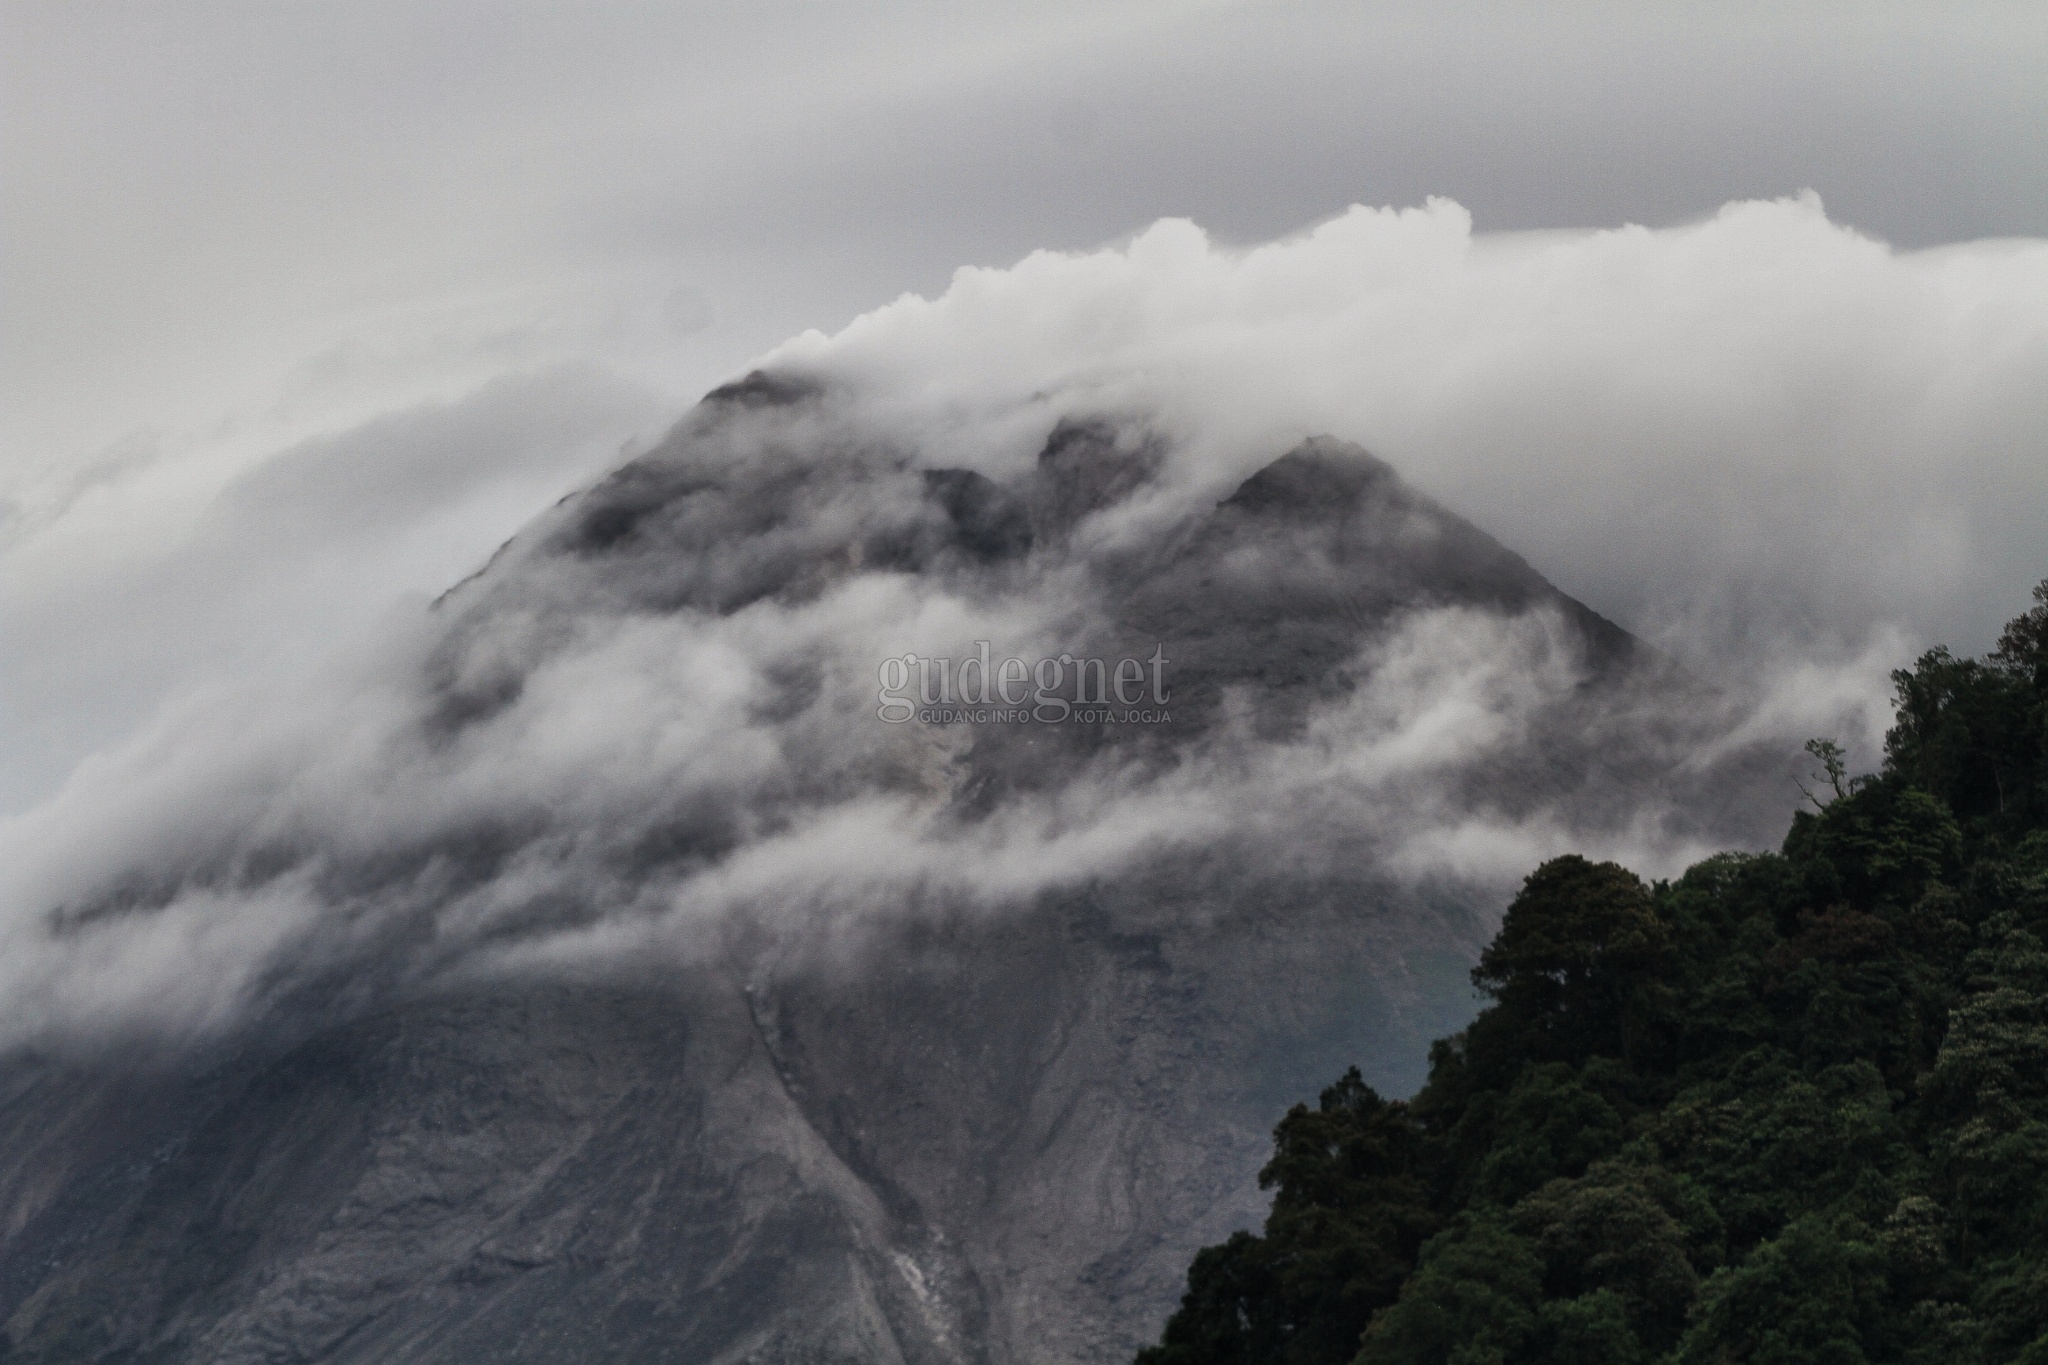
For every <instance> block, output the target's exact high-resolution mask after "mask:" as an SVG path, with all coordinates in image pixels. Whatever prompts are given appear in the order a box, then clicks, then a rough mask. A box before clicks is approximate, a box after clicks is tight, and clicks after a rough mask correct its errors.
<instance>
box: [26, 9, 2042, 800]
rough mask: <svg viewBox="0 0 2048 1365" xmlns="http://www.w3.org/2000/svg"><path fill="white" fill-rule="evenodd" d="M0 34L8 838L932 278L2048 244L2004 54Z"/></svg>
mask: <svg viewBox="0 0 2048 1365" xmlns="http://www.w3.org/2000/svg"><path fill="white" fill-rule="evenodd" d="M0 13H4V27H0V55H4V61H5V73H4V87H0V101H4V118H0V153H4V188H5V192H4V198H0V214H4V235H0V267H4V271H5V276H4V298H5V301H6V306H5V309H4V313H0V328H4V371H0V374H4V385H5V388H4V405H0V423H4V427H0V435H4V457H0V498H4V499H5V502H4V503H0V560H4V562H0V573H4V575H5V578H4V582H0V610H4V612H5V619H4V621H0V627H4V630H5V634H4V637H0V649H4V659H0V669H4V671H0V687H4V691H0V708H4V710H0V725H4V727H5V742H6V745H7V754H6V770H5V779H4V784H0V811H5V810H9V809H20V808H22V807H23V806H25V805H27V804H30V803H32V802H34V801H35V800H36V799H37V798H38V797H40V796H42V795H44V794H47V793H48V792H49V791H50V790H52V789H53V787H54V786H55V785H56V784H57V783H58V782H60V781H61V780H62V779H63V778H64V776H65V775H66V774H67V773H68V772H69V771H70V770H71V769H72V767H73V766H74V765H75V764H76V763H77V762H78V761H79V760H80V759H81V758H83V757H84V756H85V755H87V754H89V753H91V752H93V751H94V750H95V749H98V748H100V747H102V746H104V745H105V744H107V743H109V742H112V741H113V740H116V739H118V738H120V737H121V736H123V735H125V734H127V733H128V732H129V731H131V730H132V729H133V728H134V727H135V726H136V725H138V724H140V723H141V721H142V720H143V719H144V718H145V717H146V716H147V715H149V714H150V713H151V712H152V711H153V710H154V708H156V707H157V706H158V705H159V704H161V703H162V702H163V701H164V700H165V699H166V698H167V697H170V696H172V695H173V694H175V693H177V692H179V691H182V690H185V689H189V688H191V687H194V686H202V685H204V684H205V683H206V682H207V681H208V680H209V679H220V678H226V677H230V676H239V677H244V678H246V677H247V676H248V675H249V674H250V673H251V671H260V670H265V669H273V670H278V671H279V672H280V675H281V676H282V675H283V674H284V673H287V672H290V671H291V670H295V669H302V668H303V667H304V666H305V664H306V662H307V661H308V660H310V659H313V658H316V657H318V656H319V655H321V654H322V653H323V652H325V651H328V650H331V649H333V648H336V647H340V646H342V645H345V644H346V643H347V642H348V641H349V640H351V639H354V638H357V637H358V636H360V635H361V634H362V633H363V632H366V631H369V630H373V629H375V628H376V622H377V621H378V620H379V619H380V617H381V616H382V615H383V614H384V613H385V612H387V611H389V610H392V609H393V604H394V603H399V602H402V601H403V600H404V599H405V597H406V595H407V594H425V593H432V592H433V591H436V590H438V589H439V588H440V587H442V586H445V584H446V583H448V582H449V581H451V580H452V579H453V578H455V577H458V576H460V575H461V574H462V573H464V572H466V571H467V570H468V569H469V568H470V567H473V565H474V564H475V563H477V562H478V561H480V559H481V558H482V557H483V556H484V555H486V554H488V552H489V551H490V549H491V548H492V547H493V546H494V545H495V544H496V543H498V542H499V541H500V540H501V539H502V538H503V537H504V536H505V535H507V534H508V533H509V532H510V531H512V530H513V529H515V528H516V527H517V526H519V525H520V524H521V523H522V522H524V521H525V520H526V519H527V518H528V517H530V516H531V515H532V514H533V513H534V512H535V511H537V510H538V509H539V508H541V507H543V506H545V505H547V504H548V503H549V502H551V501H552V500H553V499H555V498H557V497H559V496H560V495H561V494H562V493H564V492H566V491H567V490H569V489H571V488H573V487H575V486H577V485H578V484H579V483H581V482H583V481H585V480H587V479H588V478H589V477H590V476H591V475H593V474H594V473H595V472H597V471H598V470H600V469H601V468H603V467H604V466H606V465H607V464H609V463H612V462H614V461H615V460H616V459H617V458H618V456H619V452H620V450H621V448H622V446H624V445H625V444H626V443H629V442H633V441H638V440H644V439H646V438H648V437H650V436H651V435H652V434H654V433H656V432H658V431H659V430H660V429H661V428H662V427H663V426H664V425H665V424H666V423H667V422H668V421H669V420H671V419H672V418H673V416H674V415H675V414H676V413H677V412H678V411H680V409H681V408H682V407H683V406H684V405H685V404H687V403H688V402H689V401H691V400H692V399H693V398H694V397H695V396H696V395H697V394H698V393H700V392H701V391H702V390H704V389H705V388H707V387H709V386H710V385H711V384H713V383H716V382H718V381H720V380H722V379H724V378H727V377H730V376H731V375H732V374H734V373H735V372H737V371H739V370H741V369H742V368H744V367H745V366H746V364H747V363H748V362H749V360H750V359H752V358H753V357H755V356H758V355H760V354H761V353H763V352H765V351H767V350H768V349H769V348H771V347H772V346H774V345H775V344H776V343H778V342H780V341H782V340H783V339H784V338H786V337H788V336H790V335H792V334H795V333H797V332H800V331H802V330H804V329H807V328H813V327H815V328H821V329H824V330H827V331H831V330H836V329H838V328H840V327H843V326H844V325H845V324H846V323H848V322H849V321H850V320H851V319H853V318H854V317H855V316H857V315H858V314H861V313H863V312H865V311H867V310H870V309H873V308H875V307H877V306H878V305H881V304H884V303H886V302H888V301H889V300H891V299H893V298H895V297H897V296H898V295H901V294H903V293H905V292H907V291H914V292H918V293H923V294H926V295H936V294H938V293H940V292H941V291H943V290H944V289H945V287H946V285H947V282H948V280H949V278H950V277H951V274H952V272H953V270H954V269H955V268H956V267H959V266H962V265H969V264H981V265H1007V264H1009V263H1011V262H1013V261H1015V260H1017V259H1018V258H1020V257H1022V256H1024V255H1025V254H1026V253H1028V252H1030V251H1032V250H1034V249H1037V248H1047V247H1050V248H1086V247H1091V246H1095V245H1098V244H1101V243H1104V242H1107V241H1112V240H1116V239H1119V238H1122V237H1124V236H1126V235H1128V234H1131V233H1133V232H1136V231H1138V230H1139V229H1141V228H1143V227H1145V226H1146V225H1147V224H1150V223H1152V222H1153V221H1155V220H1157V219H1159V218H1161V217H1167V216H1186V217H1189V218H1192V219H1194V220H1195V221H1197V222H1198V223H1200V224H1201V225H1202V226H1203V227H1204V228H1206V229H1207V230H1208V232H1209V233H1210V234H1211V236H1212V238H1213V239H1215V240H1216V241H1218V242H1221V243H1224V244H1230V243H1252V242H1258V241H1263V240H1266V239H1269V238H1273V237H1276V236H1279V235H1282V234H1286V233H1289V232H1293V231H1297V230H1299V229H1302V228H1305V227H1307V226H1309V225H1310V224H1312V223H1315V222H1317V221H1319V220H1322V219H1325V218H1328V217H1330V216H1331V215H1334V214H1337V213H1340V212H1341V211H1343V210H1344V209H1345V208H1346V207H1347V206H1348V205H1351V204H1354V203H1362V204H1366V205H1393V206H1403V205H1416V204H1420V203H1422V202H1423V201H1424V199H1425V198H1426V197H1427V196H1431V195H1442V196H1447V197H1449V198H1452V199H1455V200H1456V201H1458V202H1459V203H1460V204H1462V205H1464V206H1465V208H1466V209H1468V210H1470V213H1471V216H1472V220H1473V227H1474V229H1475V230H1476V231H1478V232H1480V233H1487V232H1497V231H1501V230H1505V229H1525V228H1589V227H1592V228H1597V227H1611V226H1618V225H1620V224H1623V223H1629V222H1634V223H1644V224H1649V225H1653V226H1657V225H1668V224H1673V223H1679V222H1684V221H1688V220H1692V219H1697V218H1702V217H1704V216H1706V215H1709V214H1712V213H1713V212H1715V211H1716V210H1717V209H1718V208H1719V207H1720V206H1721V205H1723V204H1724V203H1726V202H1728V201H1731V200H1739V199H1751V198H1775V197H1779V196H1785V195H1790V194H1793V193H1795V192H1797V191H1799V190H1802V189H1808V188H1810V189H1812V190H1814V191H1817V192H1818V194H1819V195H1820V196H1821V198H1822V200H1823V201H1824V202H1825V204H1826V208H1827V213H1828V217H1829V219H1830V220H1832V221H1833V222H1834V223H1837V224H1846V225H1849V226H1851V227H1853V228H1855V229H1858V230H1860V231H1861V232H1863V233H1866V234H1868V235H1870V236H1873V237H1876V238H1880V239H1882V240H1884V241H1887V242H1889V243H1892V244H1893V245H1895V246H1897V247H1900V248H1921V247H1928V246H1933V245H1937V244H1941V243H1949V242H1962V241H1971V240H1976V239H1982V238H1988V237H2044V236H2048V157H2043V156H2042V154H2041V138H2042V132H2041V130H2042V129H2043V128H2048V7H2044V6H2041V5H2039V4H2017V3H2016V4H2011V5H1995V4H1984V5H1931V4H1914V5H1903V4H1901V5H1887V4H1875V3H1857V4H1844V5H1829V4H1808V5H1782V4H1774V5H1761V4H1758V5H1748V4H1730V3H1714V4H1706V3H1701V4H1691V5H1679V4H1665V5H1655V6H1649V5H1641V4H1627V5H1620V4H1617V5H1604V4H1591V3H1588V4H1577V5H1546V6H1537V5H1516V4H1489V5H1486V6H1483V7H1481V6H1459V5H1447V4H1430V5H1427V6H1419V5H1418V6H1412V7H1410V6H1362V5H1356V4H1333V5H1320V4H1222V3H1208V4H1198V3H1129V4H1123V5H1119V6H1115V7H1108V6H1102V5H1099V4H1066V3H1054V2H1052V0H1039V2H1038V3H1034V4H1031V5H1028V6H1023V5H1017V6H981V5H963V4H960V3H957V2H956V3H949V4H937V3H934V4H903V3H898V4H873V5H850V4H849V5H826V4H796V3H763V4H755V5H749V6H731V5H715V6H714V5H695V4H652V3H649V4H629V3H609V2H604V3H600V2H598V0H586V2H585V3H578V4H573V5H571V4H563V3H551V4H519V3H492V4H482V3H474V4H470V3H457V2H455V0H408V3H405V4H388V3H363V4H353V5H347V6H342V5H323V6H304V5H301V6H280V5H274V4H263V3H253V2H252V3H244V4H212V3H200V2H198V0H192V2H190V3H180V4H177V5H172V6H167V5H161V4H145V3H125V4H121V3H106V4H94V5H79V4H75V3H62V4H59V3H24V2H22V0H7V3H6V4H5V6H4V11H0ZM1387 453H1389V454H1390V456H1391V457H1393V458H1396V460H1397V462H1398V459H1399V454H1398V452H1387ZM1539 567H1545V566H1543V565H1541V564H1539ZM1595 605H1607V604H1602V603H1598V602H1596V603H1595ZM2012 605H2013V606H2015V607H2016V606H2017V605H2019V604H2018V603H2014V604H2012ZM1631 624H1636V625H1638V626H1640V625H1641V623H1639V622H1636V623H1631ZM1957 643H1959V644H1961V645H1964V646H1965V647H1977V648H1981V647H1982V646H1983V644H1985V643H1987V641H1984V640H1977V639H1970V640H1961V641H1958V642H1957Z"/></svg>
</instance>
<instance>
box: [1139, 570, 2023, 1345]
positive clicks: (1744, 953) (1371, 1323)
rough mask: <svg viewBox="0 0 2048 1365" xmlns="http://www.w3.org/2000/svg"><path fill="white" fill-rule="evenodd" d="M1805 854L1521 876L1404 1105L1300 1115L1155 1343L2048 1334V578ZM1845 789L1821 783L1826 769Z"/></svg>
mask: <svg viewBox="0 0 2048 1365" xmlns="http://www.w3.org/2000/svg"><path fill="white" fill-rule="evenodd" d="M2034 598H2035V604H2034V606H2033V607H2032V609H2031V610H2029V611H2027V612H2026V613H2024V614H2023V615H2021V616H2020V617H2018V618H2016V619H2015V620H2014V621H2012V622H2011V623H2010V624H2009V625H2008V626H2007V628H2006V630H2005V633H2004V634H2003V635H2002V636H2001V637H2000V639H1999V642H1998V646H1997V648H1996V649H1994V650H1993V651H1992V653H1990V654H1989V655H1987V656H1986V657H1984V658H1982V659H1958V658H1956V657H1955V656H1953V655H1952V654H1950V653H1949V652H1948V651H1947V650H1943V649H1936V650H1933V651H1931V652H1929V653H1927V654H1925V655H1923V656H1922V657H1921V658H1920V659H1919V660H1918V662H1917V663H1916V664H1915V665H1914V666H1913V667H1912V668H1911V669H1905V670H1901V671H1900V672H1898V673H1896V674H1894V675H1893V680H1894V683H1895V685H1896V690H1897V722H1898V723H1897V725H1896V726H1895V727H1894V728H1893V729H1892V730H1891V732H1890V734H1889V735H1888V737H1887V741H1886V752H1885V761H1884V765H1883V768H1882V770H1881V771H1880V772H1878V773H1875V774H1871V775H1867V776H1862V777H1856V778H1853V779H1847V780H1845V774H1844V772H1843V770H1842V769H1841V767H1840V765H1839V759H1840V752H1841V751H1840V750H1839V748H1837V747H1836V746H1834V745H1833V744H1832V743H1831V742H1828V741H1817V742H1816V743H1815V744H1814V745H1809V746H1808V751H1809V752H1811V753H1813V754H1815V755H1816V756H1817V757H1818V758H1820V759H1821V760H1823V762H1825V763H1826V765H1827V768H1828V773H1827V777H1828V785H1827V787H1825V788H1823V789H1821V792H1820V794H1819V795H1817V796H1815V798H1814V802H1813V804H1814V805H1815V807H1816V809H1813V810H1805V811H1800V812H1798V813H1796V814H1795V815H1794V816H1793V817H1792V823H1791V828H1790V830H1789V832H1788V833H1787V834H1786V837H1785V840H1784V844H1783V847H1782V848H1781V849H1780V851H1778V852H1776V853H1769V854H1743V853H1724V854H1720V855H1718V856H1716V857H1713V858H1709V859H1707V860H1706V861H1705V862H1702V863H1700V864H1698V865H1696V866H1694V867H1692V868H1691V869H1689V870H1688V871H1687V872H1686V873H1685V875H1684V876H1682V877H1680V878H1678V879H1677V880H1676V881H1673V882H1668V883H1658V884H1657V885H1654V886H1651V885H1646V884H1645V883H1644V882H1643V881H1642V880H1641V879H1639V878H1638V877H1636V876H1635V875H1634V874H1633V873H1631V872H1629V871H1628V870H1627V869H1625V868H1622V867H1620V866H1617V865H1616V864H1613V863H1593V862H1590V861H1588V860H1587V859H1584V858H1580V857H1576V856H1572V857H1563V858H1557V859H1554V860H1552V861H1550V862H1547V863H1545V864H1544V865H1543V866H1541V867H1539V868H1537V869H1536V870H1535V871H1534V872H1532V873H1531V874H1530V875H1529V878H1528V880H1527V881H1526V882H1525V883H1524V885H1523V887H1522V890H1521V893H1520V894H1519V895H1518V896H1517V897H1516V898H1515V900H1514V902H1513V904H1512V905H1510V906H1509V908H1508V911H1507V914H1506V916H1505V918H1504V919H1503V921H1502V924H1501V927H1500V931H1499V933H1498V935H1497V936H1496V937H1495V938H1494V940H1493V942H1492V943H1491V944H1490V945H1489V946H1488V947H1487V949H1486V951H1485V952H1484V953H1483V954H1482V955H1481V957H1480V960H1479V964H1478V966H1477V967H1476V968H1474V970H1473V973H1472V980H1473V983H1474V985H1475V986H1477V987H1478V988H1479V989H1480V991H1481V992H1482V993H1483V994H1484V995H1485V997H1486V998H1487V1000H1488V1001H1489V1003H1488V1005H1487V1007H1486V1008H1485V1009H1484V1010H1482V1011H1481V1013H1480V1014H1479V1016H1478V1017H1477V1018H1476V1019H1474V1020H1473V1022H1472V1023H1471V1025H1470V1026H1469V1027H1467V1028H1466V1029H1465V1030H1464V1031H1463V1032H1461V1033H1459V1034H1457V1035H1455V1036H1453V1037H1451V1038H1447V1039H1443V1040H1440V1041H1439V1042H1438V1043H1436V1044H1435V1046H1434V1047H1433V1048H1432V1050H1431V1054H1430V1074H1429V1080H1428V1082H1427V1083H1426V1084H1425V1085H1424V1086H1423V1088H1422V1090H1421V1091H1420V1092H1419V1093H1418V1094H1417V1095H1416V1096H1415V1097H1414V1098H1413V1099H1411V1100H1407V1101H1398V1100H1397V1101H1388V1100H1385V1099H1382V1098H1381V1097H1380V1096H1378V1095H1376V1094H1375V1093H1373V1091H1372V1090H1371V1088H1370V1087H1368V1086H1367V1085H1366V1084H1365V1083H1364V1082H1363V1081H1362V1080H1361V1079H1360V1077H1359V1075H1358V1072H1357V1071H1356V1070H1355V1069H1354V1070H1352V1071H1350V1072H1348V1073H1346V1075H1345V1076H1344V1077H1343V1078H1341V1079H1340V1080H1339V1081H1338V1082H1337V1083H1336V1084H1335V1085H1333V1086H1331V1087H1330V1088H1329V1089H1328V1090H1326V1091H1324V1092H1323V1094H1322V1096H1321V1099H1320V1101H1319V1103H1318V1104H1317V1105H1316V1106H1315V1107H1314V1108H1310V1107H1309V1106H1307V1105H1297V1106H1296V1107H1295V1108H1294V1109H1293V1110H1292V1111H1291V1112H1290V1113H1289V1114H1288V1115H1287V1116H1286V1117H1285V1118H1284V1119H1282V1120H1281V1122H1280V1125H1279V1127H1278V1129H1277V1130H1276V1131H1275V1151H1274V1156H1273V1160H1272V1161H1271V1162H1270V1163H1269V1164H1268V1165H1267V1167H1266V1168H1265V1170H1264V1172H1263V1173H1262V1175H1261V1176H1260V1183H1261V1185H1262V1186H1264V1187H1265V1188H1268V1189H1271V1190H1272V1191H1273V1192H1274V1193H1273V1207H1272V1213H1271V1215H1270V1216H1269V1217H1268V1219H1267V1221H1266V1224H1265V1227H1264V1229H1263V1230H1262V1231H1261V1232H1259V1233H1256V1234H1254V1233H1251V1232H1240V1233H1237V1234H1236V1235H1234V1236H1233V1237H1232V1238H1231V1239H1230V1240H1229V1241H1227V1242H1225V1243H1223V1244H1222V1245H1220V1246H1213V1247H1209V1248H1207V1249H1206V1250H1204V1251H1202V1252H1201V1253H1200V1254H1199V1255H1198V1256H1197V1257H1196V1258H1195V1262H1194V1264H1193V1266H1192V1267H1191V1269H1190V1271H1189V1275H1188V1290H1187V1294H1186V1296H1185V1298H1184V1299H1183V1300H1182V1305H1181V1308H1180V1310H1179V1311H1178V1312H1177V1313H1175V1314H1174V1315H1173V1316H1172V1318H1170V1319H1169V1320H1168V1322H1167V1324H1166V1328H1165V1331H1164V1333H1163V1334H1162V1337H1161V1340H1160V1343H1159V1344H1158V1345H1156V1346H1152V1347H1148V1348H1147V1349H1146V1350H1144V1351H1143V1352H1141V1353H1140V1354H1139V1356H1138V1365H1251V1363H1253V1362H1259V1363H1261V1365H1263V1363H1264V1362H1275V1363H1276V1365H1323V1363H1324V1362H1327V1363H1328V1365H1350V1363H1351V1362H1357V1365H1653V1362H1654V1363H1656V1365H1665V1363H1666V1362H1669V1363H1670V1365H1726V1363H1729V1362H1755V1363H1756V1365H1865V1363H1869V1365H1876V1363H1877V1362H1894V1361H1896V1362H1908V1363H1911V1365H1921V1363H1922V1362H1924V1363H1925V1365H1936V1363H1937V1362H1938V1363H1939V1365H2005V1363H2006V1362H2017V1363H2018V1365H2048V948H2044V943H2048V582H2044V583H2043V584H2042V585H2041V586H2040V587H2038V588H2036V589H2035V590H2034ZM1823 798H1825V799H1823Z"/></svg>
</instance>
